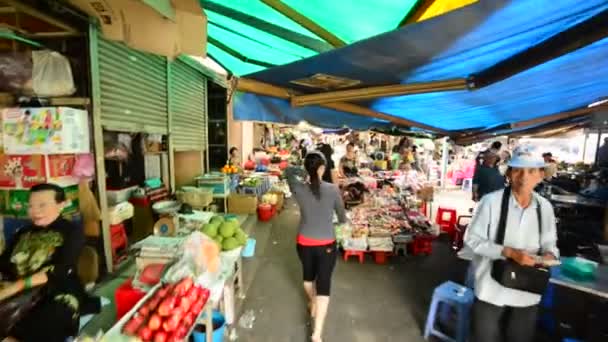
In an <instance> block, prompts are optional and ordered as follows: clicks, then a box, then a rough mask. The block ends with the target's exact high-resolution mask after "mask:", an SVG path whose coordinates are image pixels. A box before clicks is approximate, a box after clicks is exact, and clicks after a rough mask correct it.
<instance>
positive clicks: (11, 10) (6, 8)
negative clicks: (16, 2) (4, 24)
mask: <svg viewBox="0 0 608 342" xmlns="http://www.w3.org/2000/svg"><path fill="white" fill-rule="evenodd" d="M15 12H17V10H15V8H14V7H10V6H2V7H0V14H6V13H15Z"/></svg>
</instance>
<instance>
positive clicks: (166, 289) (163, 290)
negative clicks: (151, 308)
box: [156, 285, 169, 299]
mask: <svg viewBox="0 0 608 342" xmlns="http://www.w3.org/2000/svg"><path fill="white" fill-rule="evenodd" d="M168 292H169V285H167V286H165V287H163V288H161V289H160V290H158V292H156V296H158V297H159V298H160V299H163V298H165V296H166V295H167V293H168Z"/></svg>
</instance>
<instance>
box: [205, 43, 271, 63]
mask: <svg viewBox="0 0 608 342" xmlns="http://www.w3.org/2000/svg"><path fill="white" fill-rule="evenodd" d="M207 41H208V42H209V44H213V45H215V46H217V47H218V48H219V49H222V50H224V51H225V52H226V53H228V54H230V55H232V56H233V57H234V58H237V59H239V60H241V61H243V62H245V63H250V64H255V65H259V66H262V67H265V68H272V67H275V66H276V65H274V64H271V63H268V62H264V61H258V60H257V59H251V58H249V57H247V56H244V55H243V54H241V53H240V52H238V51H236V50H235V49H233V48H231V47H230V46H228V45H226V44H224V43H222V42H220V41H219V40H217V39H215V38H213V37H211V36H208V37H207Z"/></svg>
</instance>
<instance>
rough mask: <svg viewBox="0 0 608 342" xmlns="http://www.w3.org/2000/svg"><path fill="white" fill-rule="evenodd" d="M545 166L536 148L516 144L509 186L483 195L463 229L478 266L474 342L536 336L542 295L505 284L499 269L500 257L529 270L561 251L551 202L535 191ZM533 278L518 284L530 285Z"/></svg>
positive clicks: (529, 341)
mask: <svg viewBox="0 0 608 342" xmlns="http://www.w3.org/2000/svg"><path fill="white" fill-rule="evenodd" d="M544 167H545V163H544V161H543V159H542V157H541V156H540V154H537V152H536V151H535V149H534V148H532V147H527V146H522V147H518V148H516V149H515V151H514V152H513V158H512V159H511V160H510V161H509V169H508V170H507V178H508V180H509V183H510V187H507V188H505V189H504V190H499V191H495V192H493V193H490V194H488V195H486V196H484V197H483V198H482V199H481V202H480V203H479V206H478V207H477V210H476V212H475V215H474V216H473V219H472V221H471V224H470V225H469V228H468V229H467V231H466V233H465V237H464V242H465V244H466V246H467V247H468V248H470V250H471V251H472V252H473V254H474V257H473V267H474V271H475V297H476V301H475V304H474V305H473V312H472V331H471V332H472V333H471V340H470V341H471V342H488V341H498V342H501V341H505V342H506V341H509V342H510V341H517V342H532V341H534V334H535V330H536V329H535V328H536V319H537V314H538V304H539V302H540V299H541V296H540V295H539V294H536V293H534V292H531V291H532V290H531V289H530V291H526V290H521V289H520V290H518V289H515V288H513V287H512V286H511V287H507V286H503V285H502V284H504V282H503V281H504V277H503V276H502V274H499V273H500V266H501V265H504V264H503V263H502V262H501V260H511V261H512V262H514V263H516V264H518V265H521V266H525V267H530V269H527V270H529V271H531V270H532V267H534V266H536V265H547V264H549V263H551V262H552V261H555V260H557V258H558V257H559V250H558V249H557V231H556V223H555V215H554V212H553V207H552V206H551V203H550V202H549V201H548V200H546V199H545V198H543V197H542V196H540V195H538V194H537V193H535V192H534V188H535V187H536V185H538V184H539V183H540V182H541V181H542V179H543V176H544ZM501 241H502V242H501ZM495 267H498V268H496V269H495V271H496V272H494V268H495ZM511 270H512V272H511V274H515V273H514V272H513V270H514V269H513V268H511ZM534 273H535V272H534ZM541 273H542V272H541ZM528 276H530V274H529V273H528ZM511 279H513V278H511ZM528 279H529V280H530V278H528ZM535 280H538V279H535ZM541 281H546V279H541ZM529 284H530V283H528V284H526V285H525V286H524V285H522V286H521V287H520V288H526V289H529V287H527V286H529ZM509 286H510V285H509Z"/></svg>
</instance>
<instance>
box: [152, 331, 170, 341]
mask: <svg viewBox="0 0 608 342" xmlns="http://www.w3.org/2000/svg"><path fill="white" fill-rule="evenodd" d="M167 338H168V336H167V333H166V332H164V331H159V332H157V333H156V335H154V342H166V341H167Z"/></svg>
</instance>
